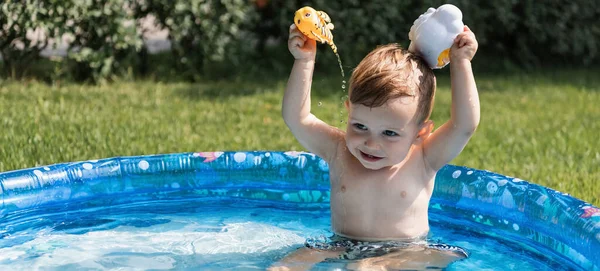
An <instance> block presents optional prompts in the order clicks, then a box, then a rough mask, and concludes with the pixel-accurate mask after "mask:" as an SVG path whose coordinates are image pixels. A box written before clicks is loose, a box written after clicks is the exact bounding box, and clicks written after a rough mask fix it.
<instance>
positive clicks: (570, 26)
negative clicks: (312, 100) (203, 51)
mask: <svg viewBox="0 0 600 271" xmlns="http://www.w3.org/2000/svg"><path fill="white" fill-rule="evenodd" d="M447 2H449V3H452V4H454V5H456V6H457V7H459V8H460V9H461V10H462V12H463V21H464V22H465V24H467V25H469V26H470V27H471V29H472V30H473V31H474V32H475V34H476V35H477V38H478V41H479V44H480V49H479V53H478V54H479V55H485V56H491V57H492V58H495V60H496V61H497V60H508V61H509V62H512V63H516V64H517V65H519V66H521V67H535V66H539V65H546V64H550V65H552V64H554V65H560V64H562V63H572V64H584V65H588V64H592V63H593V62H594V60H596V61H597V60H598V59H599V58H600V55H599V54H598V47H599V46H600V25H599V24H598V23H597V22H596V21H597V18H598V17H600V5H599V4H598V3H597V2H596V1H589V0H574V1H567V2H565V1H558V0H545V1H534V0H498V1H468V0H454V1H443V0H424V1H402V0H389V1H383V0H374V1H369V2H368V3H367V2H364V1H358V0H340V1H325V0H315V1H311V2H305V1H270V2H269V5H270V7H269V8H271V9H273V10H276V13H275V16H269V17H263V18H261V21H265V20H267V21H270V22H273V23H275V24H276V25H278V27H274V28H272V29H274V30H278V31H274V30H272V31H271V32H270V35H271V36H272V37H275V38H280V39H281V40H285V39H287V29H288V27H289V25H290V24H291V23H292V18H293V16H294V15H293V14H294V12H295V11H296V10H297V9H298V8H300V7H302V6H304V5H310V6H312V7H314V8H315V9H317V10H323V11H325V12H327V13H328V14H329V15H330V17H331V18H332V21H333V23H334V24H335V29H334V31H333V34H334V41H335V43H336V44H337V45H338V48H339V53H340V54H341V55H342V56H343V57H342V58H343V59H344V61H345V62H347V63H348V64H349V66H352V67H353V66H355V64H356V63H357V62H358V61H360V59H361V58H362V57H363V56H364V55H365V54H366V53H367V52H368V51H370V50H371V49H373V48H375V46H377V45H379V44H384V43H391V42H396V43H400V44H402V45H403V46H405V47H407V46H408V44H409V40H408V32H409V30H410V27H411V26H412V23H413V22H414V20H415V19H416V18H417V17H418V16H419V15H420V14H422V13H423V12H425V11H426V10H427V8H429V7H436V8H437V7H439V6H440V5H443V4H445V3H447ZM263 23H265V22H263ZM323 48H324V46H319V50H324V49H323ZM325 49H327V48H325ZM331 55H332V54H331V53H329V54H324V55H323V54H321V56H320V57H325V58H330V57H331ZM488 58H489V57H488ZM486 59H487V58H486ZM345 66H346V63H345Z"/></svg>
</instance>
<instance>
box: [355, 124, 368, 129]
mask: <svg viewBox="0 0 600 271" xmlns="http://www.w3.org/2000/svg"><path fill="white" fill-rule="evenodd" d="M354 127H356V129H358V130H367V126H364V125H362V124H360V123H355V124H354Z"/></svg>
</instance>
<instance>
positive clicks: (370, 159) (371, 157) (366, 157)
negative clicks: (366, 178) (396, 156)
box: [360, 151, 383, 162]
mask: <svg viewBox="0 0 600 271" xmlns="http://www.w3.org/2000/svg"><path fill="white" fill-rule="evenodd" d="M360 156H362V158H363V159H364V160H366V161H368V162H376V161H379V160H381V159H383V157H378V156H374V155H370V154H366V153H364V152H362V151H360Z"/></svg>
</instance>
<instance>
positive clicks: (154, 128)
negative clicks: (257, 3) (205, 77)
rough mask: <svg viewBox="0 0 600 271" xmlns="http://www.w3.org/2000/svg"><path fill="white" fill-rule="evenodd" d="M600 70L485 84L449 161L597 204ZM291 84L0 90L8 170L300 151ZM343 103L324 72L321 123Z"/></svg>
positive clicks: (317, 90) (334, 118)
mask: <svg viewBox="0 0 600 271" xmlns="http://www.w3.org/2000/svg"><path fill="white" fill-rule="evenodd" d="M596 74H600V73H598V72H597V71H596V72H592V71H589V72H554V73H550V72H548V73H538V74H529V75H527V74H517V75H481V76H478V77H477V83H478V86H479V90H480V98H481V123H480V125H479V128H478V130H477V132H476V134H475V136H474V137H473V138H472V140H471V142H470V143H469V145H468V146H467V147H466V149H465V150H464V151H463V153H462V154H461V155H460V156H459V157H457V158H456V159H455V160H453V161H452V164H458V165H465V166H469V167H474V168H479V169H487V170H490V171H494V172H499V173H502V174H504V175H509V176H516V177H519V178H521V179H525V180H529V181H532V182H535V183H539V184H542V185H545V186H548V187H551V188H554V189H557V190H560V191H562V192H567V193H570V194H572V195H574V196H576V197H579V198H582V199H584V200H586V201H589V202H592V203H594V204H595V205H600V182H599V180H600V170H599V169H600V140H599V134H600V106H598V104H600V88H599V87H598V86H600V78H597V77H596ZM448 82H449V81H448V78H447V76H445V75H440V76H439V80H438V86H439V88H438V96H437V98H436V104H435V109H434V113H433V116H432V119H433V120H434V122H435V123H436V127H437V126H439V125H440V124H441V123H443V122H444V121H445V120H446V119H447V118H448V117H449V112H450V109H449V108H450V107H449V106H450V90H449V83H448ZM285 83H286V79H280V80H276V79H272V80H264V81H260V80H248V79H232V80H229V81H221V82H214V81H212V82H206V83H199V84H188V83H156V82H152V81H139V82H117V83H112V84H110V85H104V86H87V85H77V84H66V85H62V86H60V87H58V86H50V85H46V84H43V83H36V82H29V83H27V82H26V83H23V82H12V81H9V82H7V81H4V82H0V112H1V115H0V123H1V124H2V132H1V133H0V171H8V170H13V169H20V168H27V167H33V166H39V165H47V164H54V163H60V162H67V161H79V160H87V159H98V158H106V157H113V156H128V155H143V154H157V153H176V152H193V151H216V150H302V147H301V146H300V145H299V144H298V142H297V141H296V140H295V138H294V137H293V136H292V134H291V133H290V132H289V130H288V129H287V127H286V126H285V124H284V123H283V120H282V119H281V110H280V107H281V105H280V102H281V97H282V94H283V89H284V86H285ZM344 95H345V93H344V92H343V91H342V89H341V78H340V77H339V75H338V76H328V75H323V74H319V73H318V72H317V73H316V74H315V79H314V86H313V111H314V113H315V114H316V115H317V116H319V117H321V118H322V119H323V120H325V121H327V122H329V123H331V124H333V125H336V126H338V127H343V126H344V124H343V123H341V121H343V120H344V115H340V113H342V112H344V114H345V111H344V107H343V106H342V105H341V100H342V98H343V97H344ZM319 103H321V105H320V106H319Z"/></svg>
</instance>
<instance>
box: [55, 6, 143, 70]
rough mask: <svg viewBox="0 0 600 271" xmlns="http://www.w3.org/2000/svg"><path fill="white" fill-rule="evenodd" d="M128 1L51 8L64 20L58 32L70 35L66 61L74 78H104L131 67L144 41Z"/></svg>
mask: <svg viewBox="0 0 600 271" xmlns="http://www.w3.org/2000/svg"><path fill="white" fill-rule="evenodd" d="M61 2H62V1H61ZM130 4H131V3H130V1H128V0H88V1H66V2H63V3H61V4H60V5H56V6H55V7H54V8H55V11H56V13H57V17H58V18H59V20H60V21H61V22H62V23H63V27H62V28H61V29H60V34H68V35H71V36H72V37H73V41H72V42H71V44H70V45H69V50H68V64H69V66H70V73H71V76H73V77H74V78H75V79H76V80H80V81H81V80H88V79H91V80H93V81H103V80H107V79H110V78H111V77H113V76H124V75H126V74H127V73H128V72H129V71H131V70H132V69H133V67H134V65H135V57H136V53H137V52H138V51H139V50H140V49H141V47H142V45H143V43H142V37H141V34H140V33H139V31H138V30H137V24H136V18H135V17H134V13H133V11H132V10H131V8H130Z"/></svg>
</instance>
